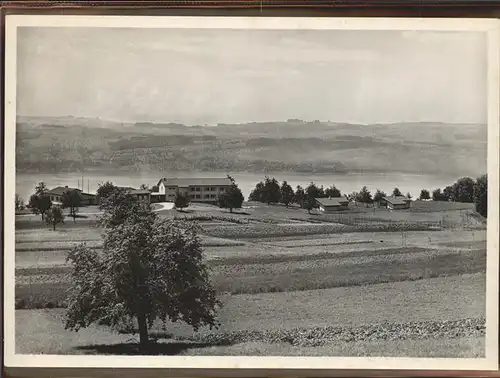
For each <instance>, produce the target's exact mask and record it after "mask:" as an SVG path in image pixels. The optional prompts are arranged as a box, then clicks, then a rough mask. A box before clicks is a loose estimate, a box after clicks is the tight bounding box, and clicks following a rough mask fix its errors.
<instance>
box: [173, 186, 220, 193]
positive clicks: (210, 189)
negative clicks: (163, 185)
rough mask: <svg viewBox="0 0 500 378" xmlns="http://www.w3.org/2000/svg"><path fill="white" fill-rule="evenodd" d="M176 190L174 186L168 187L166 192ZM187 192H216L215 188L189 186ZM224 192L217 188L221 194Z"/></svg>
mask: <svg viewBox="0 0 500 378" xmlns="http://www.w3.org/2000/svg"><path fill="white" fill-rule="evenodd" d="M177 189H178V188H177V187H176V186H170V187H168V190H177ZM189 190H190V191H191V192H215V191H217V187H215V186H210V187H208V186H207V187H205V188H202V187H199V186H198V187H195V186H191V187H190V188H189ZM224 190H225V188H219V192H223V191H224Z"/></svg>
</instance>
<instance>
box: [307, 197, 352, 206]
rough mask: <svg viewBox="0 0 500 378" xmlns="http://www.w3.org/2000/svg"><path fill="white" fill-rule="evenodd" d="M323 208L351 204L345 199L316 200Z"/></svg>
mask: <svg viewBox="0 0 500 378" xmlns="http://www.w3.org/2000/svg"><path fill="white" fill-rule="evenodd" d="M315 199H316V202H318V203H319V204H320V205H322V206H342V205H345V204H346V203H349V201H348V200H347V198H345V197H330V198H315Z"/></svg>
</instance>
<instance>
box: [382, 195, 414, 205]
mask: <svg viewBox="0 0 500 378" xmlns="http://www.w3.org/2000/svg"><path fill="white" fill-rule="evenodd" d="M384 200H386V201H387V202H389V203H392V204H393V205H405V204H407V203H408V202H409V201H411V199H409V198H408V197H405V196H389V197H384Z"/></svg>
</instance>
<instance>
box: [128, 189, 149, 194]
mask: <svg viewBox="0 0 500 378" xmlns="http://www.w3.org/2000/svg"><path fill="white" fill-rule="evenodd" d="M127 193H129V194H150V193H151V192H150V191H149V190H147V189H131V190H127Z"/></svg>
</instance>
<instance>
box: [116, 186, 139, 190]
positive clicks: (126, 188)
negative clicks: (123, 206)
mask: <svg viewBox="0 0 500 378" xmlns="http://www.w3.org/2000/svg"><path fill="white" fill-rule="evenodd" d="M117 188H118V189H121V190H127V191H128V190H137V189H136V188H132V187H131V186H117Z"/></svg>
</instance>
